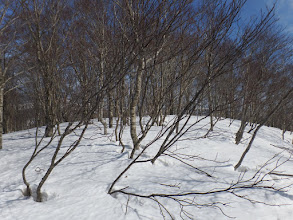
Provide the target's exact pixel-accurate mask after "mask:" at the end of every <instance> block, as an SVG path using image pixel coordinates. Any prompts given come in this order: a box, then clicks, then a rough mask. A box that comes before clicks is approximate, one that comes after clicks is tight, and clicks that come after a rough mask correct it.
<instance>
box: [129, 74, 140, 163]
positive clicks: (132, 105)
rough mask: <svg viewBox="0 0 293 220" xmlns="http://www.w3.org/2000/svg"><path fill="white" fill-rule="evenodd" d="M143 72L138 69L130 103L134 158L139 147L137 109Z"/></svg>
mask: <svg viewBox="0 0 293 220" xmlns="http://www.w3.org/2000/svg"><path fill="white" fill-rule="evenodd" d="M142 74H143V70H142V69H140V68H139V69H138V72H137V76H136V85H135V91H134V94H133V97H132V100H131V103H130V109H129V113H130V135H131V139H132V143H133V150H132V153H131V157H130V158H133V155H134V153H135V151H136V150H137V149H138V148H139V140H138V137H137V132H136V110H137V104H138V101H139V97H140V93H141V83H142Z"/></svg>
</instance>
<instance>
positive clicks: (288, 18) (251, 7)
mask: <svg viewBox="0 0 293 220" xmlns="http://www.w3.org/2000/svg"><path fill="white" fill-rule="evenodd" d="M274 2H275V0H247V3H246V5H245V7H244V11H243V13H245V14H246V15H247V16H248V17H250V16H253V15H257V14H259V13H260V10H261V9H263V10H264V11H265V10H266V6H268V7H270V6H272V5H273V3H274ZM276 16H277V18H279V23H280V24H281V25H282V26H283V27H284V28H285V30H286V31H288V32H289V33H291V34H292V35H293V0H277V6H276Z"/></svg>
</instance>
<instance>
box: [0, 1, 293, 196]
mask: <svg viewBox="0 0 293 220" xmlns="http://www.w3.org/2000/svg"><path fill="white" fill-rule="evenodd" d="M245 2H246V1H245V0H235V1H234V0H233V1H228V0H220V1H210V0H209V1H190V0H182V1H176V0H171V1H165V0H156V1H155V0H145V1H139V0H117V1H113V0H102V1H95V0H74V1H66V0H60V1H53V0H30V1H26V0H15V1H10V0H1V1H0V5H1V8H0V64H1V66H0V77H1V78H0V135H2V133H3V132H2V131H4V132H5V133H8V132H12V131H16V130H20V129H28V128H31V127H37V132H36V141H35V149H34V151H33V153H32V156H31V158H30V160H29V161H28V163H27V164H26V165H25V166H24V169H23V180H24V183H25V185H26V187H27V190H26V192H25V194H26V195H28V196H30V195H32V193H33V192H32V189H31V184H30V183H29V181H28V180H27V178H26V172H27V167H28V166H29V165H30V164H31V162H32V161H33V160H34V159H35V158H36V157H37V156H38V155H39V154H40V153H41V152H43V151H46V150H47V149H48V147H49V146H50V145H51V144H53V143H57V144H56V146H57V147H56V148H55V151H54V152H53V153H52V155H51V160H50V162H49V166H48V168H47V171H46V173H45V175H44V177H43V178H42V180H41V181H40V183H39V184H38V187H37V190H36V194H37V197H36V201H38V202H40V201H43V198H42V193H41V188H42V186H43V184H44V183H45V181H46V180H47V178H48V177H49V175H50V174H51V172H52V171H53V169H54V168H55V167H56V166H57V165H58V164H59V163H60V162H62V160H63V159H65V158H66V157H67V156H69V155H70V153H71V152H72V151H73V150H74V149H76V147H77V146H78V145H79V143H80V141H81V140H82V138H83V135H84V133H85V131H86V129H87V127H88V125H89V123H90V120H91V119H93V118H98V120H99V121H100V122H101V124H102V125H103V128H104V134H107V128H112V127H113V126H115V128H114V130H115V138H116V141H119V143H120V144H121V145H122V147H123V150H122V151H124V150H125V148H124V144H123V131H124V130H125V129H129V130H130V134H131V139H132V151H131V152H130V158H131V159H133V160H132V162H131V163H130V165H129V166H128V167H127V168H126V169H125V171H123V172H122V173H121V175H120V176H118V177H117V179H116V180H115V181H114V182H113V184H112V186H111V188H110V189H109V194H113V193H118V192H119V193H125V194H128V195H132V194H129V193H128V192H126V191H125V190H113V187H114V185H115V184H116V182H117V181H119V178H120V177H121V176H122V175H123V173H125V172H127V171H128V169H129V168H130V167H131V166H132V165H133V164H135V163H142V162H151V163H155V162H156V160H157V159H158V158H159V157H160V156H162V155H166V154H167V152H168V150H169V149H170V148H171V147H172V146H173V145H174V143H176V142H177V141H178V140H179V139H180V138H181V137H182V136H183V135H184V134H185V133H186V132H188V131H189V130H190V129H191V128H192V127H193V126H194V125H195V124H197V123H198V122H199V121H197V122H195V123H193V124H192V125H190V124H188V122H189V119H190V118H191V117H192V116H193V115H203V116H205V117H209V118H210V129H209V131H208V132H207V134H205V135H203V136H200V137H197V138H204V137H206V136H207V135H208V134H209V133H210V132H212V131H213V128H214V125H215V124H216V123H217V121H218V120H219V119H220V118H221V117H224V118H231V119H232V120H234V119H239V120H241V125H240V127H239V130H238V132H237V133H236V134H235V143H236V144H239V143H240V142H241V140H242V136H243V133H244V132H245V128H246V127H247V126H250V128H251V129H250V132H253V135H252V139H251V142H250V143H249V146H248V147H247V149H246V151H245V152H244V154H243V156H242V158H241V160H240V161H239V163H238V164H237V165H236V166H235V168H237V167H239V166H240V165H241V162H242V160H243V159H244V156H245V154H246V153H247V152H248V150H249V148H250V147H251V145H252V142H253V139H254V137H255V135H256V134H257V131H258V130H259V128H260V127H261V126H263V125H268V126H275V127H279V128H281V129H282V130H283V132H284V133H285V132H286V131H292V130H293V123H292V114H293V108H292V98H293V92H292V90H293V89H292V88H293V81H292V79H293V71H292V69H293V68H292V66H293V63H292V54H293V53H292V39H290V38H289V36H288V35H286V33H285V32H284V31H282V30H281V29H280V27H279V26H278V24H277V23H276V20H275V18H274V7H272V8H271V9H269V10H267V12H265V13H262V14H261V15H260V16H259V18H257V19H255V20H251V21H244V20H243V19H241V9H242V8H243V5H244V4H245ZM240 24H241V25H240ZM167 115H174V119H173V121H171V122H170V123H168V124H165V123H164V122H165V117H166V116H167ZM114 121H115V122H116V123H114ZM63 122H67V123H68V124H67V127H66V128H65V129H64V130H60V128H59V124H60V123H63ZM41 126H45V131H44V133H40V131H39V127H41ZM152 126H161V130H160V132H159V133H158V134H157V136H156V137H155V138H154V140H153V141H151V142H150V143H149V144H147V145H145V146H141V143H142V141H143V140H144V138H145V137H146V135H147V134H148V131H149V130H150V129H151V127H152ZM74 132H77V133H78V135H77V137H76V139H74V140H73V141H72V144H71V145H69V146H68V147H67V149H66V150H65V151H64V149H63V150H62V151H61V150H60V149H61V146H62V143H63V141H64V139H66V137H67V136H69V135H71V134H73V133H74ZM40 134H41V137H40ZM162 136H165V138H164V141H163V143H162V144H161V146H160V148H159V150H158V151H157V153H156V155H153V157H152V158H148V159H146V160H141V159H140V157H141V155H142V154H143V152H144V151H145V150H147V149H148V148H149V147H151V146H152V144H153V143H154V142H156V141H157V140H158V139H159V138H160V137H162ZM0 142H1V145H0V149H1V148H2V137H0ZM4 144H5V143H4ZM4 147H5V145H4ZM173 157H174V156H173ZM177 159H180V158H178V157H177ZM182 162H184V161H182ZM184 163H186V162H184ZM205 175H208V176H209V175H210V174H207V173H205ZM244 182H245V181H244ZM242 183H243V182H242V181H240V182H239V184H240V185H241V184H242ZM246 183H247V182H245V184H246ZM245 187H247V185H245ZM245 187H244V188H245ZM238 188H241V186H238V185H237V184H236V185H233V186H232V185H231V186H230V187H228V188H227V189H225V190H224V191H233V190H234V189H238ZM213 193H216V192H213ZM191 194H192V193H191ZM192 195H195V194H194V193H193V194H192ZM133 196H141V195H134V194H133ZM160 196H161V195H157V194H152V195H149V196H148V198H152V199H155V198H156V197H160ZM176 196H177V195H167V196H164V197H170V198H174V197H176ZM142 197H143V196H142ZM178 201H179V200H178ZM179 202H180V201H179Z"/></svg>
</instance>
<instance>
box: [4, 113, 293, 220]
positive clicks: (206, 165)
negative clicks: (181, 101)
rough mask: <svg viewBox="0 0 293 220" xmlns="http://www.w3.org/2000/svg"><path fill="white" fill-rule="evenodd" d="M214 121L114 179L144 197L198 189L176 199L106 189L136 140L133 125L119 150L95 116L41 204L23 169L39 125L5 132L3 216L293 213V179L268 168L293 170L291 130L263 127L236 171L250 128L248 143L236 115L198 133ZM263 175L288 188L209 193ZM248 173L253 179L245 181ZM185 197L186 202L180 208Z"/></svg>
mask: <svg viewBox="0 0 293 220" xmlns="http://www.w3.org/2000/svg"><path fill="white" fill-rule="evenodd" d="M195 119H196V117H194V118H193V119H192V120H195ZM208 124H209V121H208V119H205V120H203V121H201V122H200V123H199V124H197V125H196V127H194V128H192V129H191V130H189V131H188V132H187V133H186V134H185V135H184V136H183V137H182V138H181V140H180V141H178V142H176V143H175V144H174V145H173V146H172V148H171V149H170V150H169V152H168V155H169V156H167V155H165V156H162V157H160V158H159V159H158V160H157V161H156V162H155V163H154V164H152V163H150V162H149V163H137V164H135V165H134V166H132V167H131V168H130V170H129V171H128V172H126V173H125V174H124V175H123V176H122V178H121V179H120V180H119V181H118V182H117V184H116V185H115V189H122V188H125V187H127V188H125V191H126V192H130V193H133V194H140V195H150V194H178V193H183V194H184V193H188V192H198V194H195V195H190V196H182V197H176V199H179V200H176V199H174V198H175V197H172V198H166V197H151V198H141V197H137V196H129V195H125V194H121V193H116V194H113V195H109V194H107V191H108V189H109V187H110V185H111V183H112V182H113V181H114V179H115V178H116V177H117V176H118V175H119V174H120V173H121V172H122V171H123V170H124V169H125V168H126V167H127V165H128V164H129V163H130V162H131V160H130V159H129V154H130V151H131V148H130V146H131V139H130V135H129V129H128V128H126V130H125V131H124V136H123V141H124V144H125V145H126V150H125V151H124V152H123V153H121V146H119V144H118V142H116V141H115V136H114V133H113V132H114V131H113V129H112V130H111V129H109V135H103V134H102V129H101V125H100V124H99V123H98V122H97V121H94V122H93V124H91V125H90V126H89V128H88V130H87V131H86V133H85V137H84V138H83V140H82V141H81V143H80V145H79V146H78V148H77V149H76V150H75V151H74V152H73V153H72V154H71V155H70V156H69V157H68V158H66V159H65V160H64V161H62V162H61V163H60V164H59V165H58V166H57V168H56V169H55V170H53V173H52V174H51V176H50V177H49V179H48V181H47V182H46V183H45V185H44V187H43V192H44V194H45V195H46V200H47V201H45V202H42V203H37V202H35V201H34V200H33V198H26V197H24V196H23V194H22V191H23V190H24V184H23V181H22V176H21V171H22V168H23V166H24V164H25V163H26V162H27V160H28V159H29V157H30V155H31V153H32V151H33V149H34V144H35V138H34V136H35V130H34V129H31V130H25V131H20V132H15V133H10V134H5V135H4V136H3V137H4V141H3V143H4V146H3V150H2V151H0V158H1V160H0V174H1V175H0V219H1V220H12V219H20V220H29V219H32V220H52V219H54V220H59V219H60V220H67V219H68V220H80V219H87V220H96V219H103V220H120V219H121V220H122V219H126V220H136V219H154V220H156V219H163V216H165V218H166V219H171V217H170V216H172V217H173V218H174V219H181V217H182V218H183V219H188V217H189V218H190V219H199V220H209V219H211V220H212V219H229V218H230V217H234V218H235V219H241V220H247V219H254V220H256V219H257V220H258V219H263V220H267V219H270V220H271V219H272V220H274V219H280V220H289V219H292V215H293V206H292V205H293V189H292V187H290V184H292V183H293V178H292V177H288V176H282V175H276V174H271V173H270V174H268V173H269V172H270V171H271V170H273V169H274V168H276V167H277V168H276V169H275V170H274V171H273V172H274V173H282V174H293V160H292V159H291V158H290V156H291V153H292V151H293V145H292V144H291V141H292V134H290V133H289V132H287V133H286V134H285V139H284V140H282V131H281V130H279V129H276V128H271V127H263V128H261V130H260V131H259V133H258V135H257V137H256V139H255V141H254V143H253V146H252V148H251V150H250V151H249V152H248V154H247V156H246V158H245V159H244V161H243V164H242V166H241V167H240V168H239V169H238V170H236V171H234V167H233V166H234V165H235V164H236V163H237V162H238V160H239V158H240V156H241V154H242V153H243V151H244V149H245V147H246V146H247V144H248V142H249V138H250V137H251V134H248V133H247V132H246V133H245V136H244V140H243V141H242V143H241V144H239V145H235V144H234V138H235V133H236V131H237V129H238V127H239V125H240V122H239V121H234V122H233V123H232V124H231V125H230V126H229V124H230V120H228V119H223V120H220V121H219V122H218V123H217V124H216V126H215V129H214V131H213V132H211V133H210V134H209V136H208V137H206V138H200V139H197V138H196V137H199V136H202V135H203V134H205V133H206V131H207V129H208ZM62 126H63V127H64V126H65V125H64V124H63V125H62ZM42 129H44V128H42ZM159 129H160V127H153V128H152V129H151V130H150V132H149V133H148V136H147V137H146V138H145V140H144V141H143V145H145V144H147V143H148V142H149V141H150V140H152V138H153V137H155V136H156V134H157V133H158V131H159ZM71 139H74V135H71V136H70V137H68V138H67V139H66V140H65V142H64V146H66V145H68V144H69V143H70V141H71ZM45 141H47V140H45ZM162 141H163V140H162V139H161V140H159V141H157V142H156V143H154V144H153V145H152V146H151V147H150V148H148V149H147V151H146V152H145V153H144V154H143V155H142V159H148V158H152V156H154V154H155V153H156V150H157V149H158V146H159V144H160V143H161V142H162ZM54 144H55V142H53V143H52V146H50V148H49V149H47V150H46V151H44V152H42V153H41V154H40V155H39V156H38V158H37V159H36V160H35V161H34V162H33V163H32V165H31V166H30V167H29V168H28V170H27V178H28V180H29V181H30V182H31V183H34V184H37V183H38V182H39V181H40V179H41V178H42V176H43V175H44V172H45V169H46V167H47V166H48V164H49V162H50V153H52V152H53V150H54V147H55V145H54ZM174 157H176V158H177V159H174ZM180 160H182V161H184V163H182V161H180ZM283 162H285V163H284V164H282V163H283ZM187 163H188V164H189V165H190V166H188V165H187ZM264 164H266V166H264ZM280 164H282V165H281V166H280V167H278V166H279V165H280ZM192 166H193V167H192ZM205 173H207V174H209V175H210V176H208V175H206V174H205ZM255 174H256V175H255ZM254 176H255V178H253V179H251V178H252V177H254ZM261 178H263V180H264V182H261V183H260V186H270V187H274V188H275V189H281V188H283V187H285V186H288V187H286V188H285V189H282V190H280V191H273V190H271V189H269V188H267V189H266V188H265V187H260V188H250V187H242V188H240V189H235V190H227V191H226V192H220V193H207V192H211V191H217V190H221V189H225V188H227V187H229V186H231V184H233V183H236V182H237V181H238V182H241V183H240V184H242V186H245V184H246V185H247V186H249V185H251V184H252V183H254V182H257V181H259V180H260V179H261ZM248 179H251V181H246V180H248ZM200 193H207V194H202V195H200ZM249 200H250V201H249ZM180 201H181V203H182V204H183V203H184V204H185V205H186V206H185V205H184V206H183V207H182V206H180V204H179V202H180ZM259 202H260V203H259ZM188 203H189V205H188ZM191 203H192V204H193V205H190V204H191ZM264 203H266V204H264ZM182 208H184V209H183V210H182ZM160 210H161V212H163V214H162V213H161V212H160ZM167 210H168V212H169V213H170V215H169V214H168V212H167ZM180 216H181V217H180Z"/></svg>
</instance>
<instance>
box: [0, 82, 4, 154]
mask: <svg viewBox="0 0 293 220" xmlns="http://www.w3.org/2000/svg"><path fill="white" fill-rule="evenodd" d="M2 82H3V80H2V79H1V80H0V83H1V85H0V150H1V149H2V148H3V146H2V142H3V140H2V134H3V98H4V88H3V85H2Z"/></svg>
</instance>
